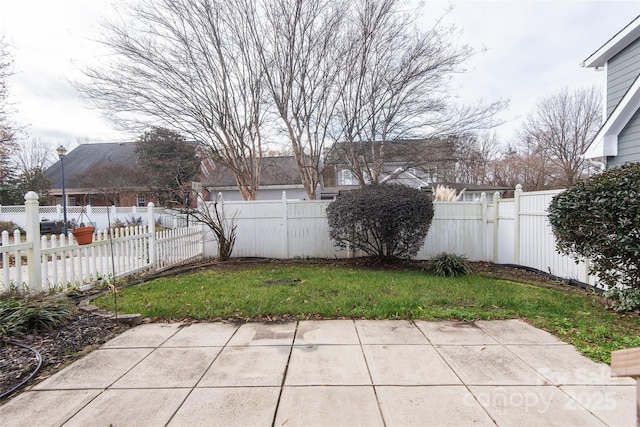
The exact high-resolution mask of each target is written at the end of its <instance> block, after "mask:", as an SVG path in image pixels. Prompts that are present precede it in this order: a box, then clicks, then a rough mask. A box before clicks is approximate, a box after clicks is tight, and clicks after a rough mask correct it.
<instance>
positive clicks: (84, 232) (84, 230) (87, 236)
mask: <svg viewBox="0 0 640 427" xmlns="http://www.w3.org/2000/svg"><path fill="white" fill-rule="evenodd" d="M85 213H86V212H85V209H84V208H82V210H81V211H80V217H79V218H78V222H79V223H80V227H78V228H74V229H73V230H71V233H73V237H74V238H75V239H76V242H77V243H78V244H79V245H88V244H89V243H91V242H93V232H94V231H95V227H92V226H89V227H86V226H85V225H84V222H82V218H83V217H85V216H86V215H85ZM87 221H89V217H88V216H87ZM89 224H90V222H89Z"/></svg>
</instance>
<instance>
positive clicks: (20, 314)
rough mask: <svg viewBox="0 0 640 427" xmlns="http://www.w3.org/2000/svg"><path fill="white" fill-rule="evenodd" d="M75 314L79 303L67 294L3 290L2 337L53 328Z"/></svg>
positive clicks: (0, 303) (0, 328) (1, 307)
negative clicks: (76, 303) (50, 294)
mask: <svg viewBox="0 0 640 427" xmlns="http://www.w3.org/2000/svg"><path fill="white" fill-rule="evenodd" d="M75 313H76V306H75V304H74V303H73V302H72V301H71V300H69V298H67V297H66V296H61V295H58V296H49V295H47V294H44V293H41V294H26V295H23V294H20V293H18V292H9V293H3V294H0V336H10V335H17V334H25V333H29V332H31V331H34V330H37V329H53V328H55V327H56V326H58V325H61V324H62V323H64V322H65V321H67V320H68V319H69V318H70V317H71V316H73V315H74V314H75Z"/></svg>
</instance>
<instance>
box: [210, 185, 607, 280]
mask: <svg viewBox="0 0 640 427" xmlns="http://www.w3.org/2000/svg"><path fill="white" fill-rule="evenodd" d="M559 192H560V191H541V192H530V193H524V192H523V191H522V188H521V187H520V186H518V187H517V188H516V191H515V197H514V198H513V199H500V197H499V194H498V193H496V194H495V195H494V203H492V204H489V203H487V200H486V197H483V198H482V199H481V200H479V201H476V202H435V203H434V208H435V215H434V218H433V222H432V224H431V228H430V229H429V233H428V234H427V237H426V241H425V245H424V246H423V248H422V249H421V250H420V251H419V252H418V254H417V256H416V258H417V259H430V258H431V257H433V256H434V255H436V254H439V253H442V252H449V253H456V254H460V255H464V256H466V257H467V258H468V259H469V260H471V261H489V262H495V263H499V264H518V265H522V266H527V267H532V268H535V269H538V270H542V271H545V272H548V273H551V274H553V275H556V276H559V277H564V278H568V279H574V280H578V281H581V282H585V283H590V284H592V285H595V284H596V283H595V278H594V277H592V276H589V275H588V274H587V266H586V264H585V263H583V262H579V263H576V262H575V260H574V259H573V258H571V257H568V256H565V255H561V254H559V253H558V252H557V251H556V250H555V244H556V243H555V237H554V235H553V233H552V231H551V226H550V225H549V222H548V220H547V208H548V206H549V204H550V203H551V199H552V198H553V196H554V195H555V194H558V193H559ZM329 203H330V201H304V200H287V198H286V193H284V192H283V195H282V199H281V200H272V201H251V202H242V201H233V202H226V201H222V204H221V206H222V207H223V210H224V213H225V215H226V218H228V220H229V221H231V218H233V222H234V223H235V224H236V225H237V238H236V244H235V246H234V250H233V256H234V257H266V258H285V259H290V258H346V257H351V256H354V255H356V254H353V253H351V252H349V251H348V250H344V249H340V248H336V247H335V246H334V244H333V242H332V241H331V239H330V238H329V227H328V222H327V218H326V208H327V206H328V205H329ZM216 251H217V247H216V245H215V242H214V241H212V240H211V239H208V241H205V248H204V256H205V257H215V256H216Z"/></svg>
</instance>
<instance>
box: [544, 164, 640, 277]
mask: <svg viewBox="0 0 640 427" xmlns="http://www.w3.org/2000/svg"><path fill="white" fill-rule="evenodd" d="M549 222H550V223H551V227H552V228H553V233H554V234H555V236H556V239H557V248H558V250H559V251H560V252H562V253H564V254H567V255H572V256H576V257H580V258H586V259H588V260H589V262H590V264H589V271H590V273H591V274H596V275H597V276H598V277H599V278H600V280H601V281H602V282H603V283H604V284H606V285H608V286H609V287H615V286H619V287H621V288H628V287H633V288H636V289H640V271H638V268H639V267H640V164H633V165H631V164H629V165H624V166H622V167H619V168H615V169H609V170H607V171H606V172H604V173H602V174H599V175H594V176H592V177H591V178H589V179H588V180H586V181H583V182H579V183H577V184H575V185H574V186H572V187H571V188H569V189H568V190H567V191H565V192H563V193H560V194H558V195H557V196H555V197H554V198H553V201H552V202H551V205H550V206H549Z"/></svg>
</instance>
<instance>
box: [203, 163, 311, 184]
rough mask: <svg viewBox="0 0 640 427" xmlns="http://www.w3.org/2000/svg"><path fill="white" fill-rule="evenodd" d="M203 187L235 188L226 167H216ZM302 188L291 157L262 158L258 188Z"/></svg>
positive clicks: (233, 178)
mask: <svg viewBox="0 0 640 427" xmlns="http://www.w3.org/2000/svg"><path fill="white" fill-rule="evenodd" d="M203 185H204V186H205V187H208V188H212V189H221V188H227V187H232V188H237V183H236V179H235V177H234V176H233V173H232V172H231V170H230V169H229V168H227V167H226V166H218V167H216V168H215V169H214V170H213V172H211V174H210V175H209V176H208V177H207V178H206V180H205V181H204V183H203ZM267 186H302V178H301V177H300V171H299V170H298V165H297V163H296V159H295V158H294V157H293V156H278V157H263V158H262V169H261V172H260V187H267Z"/></svg>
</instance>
